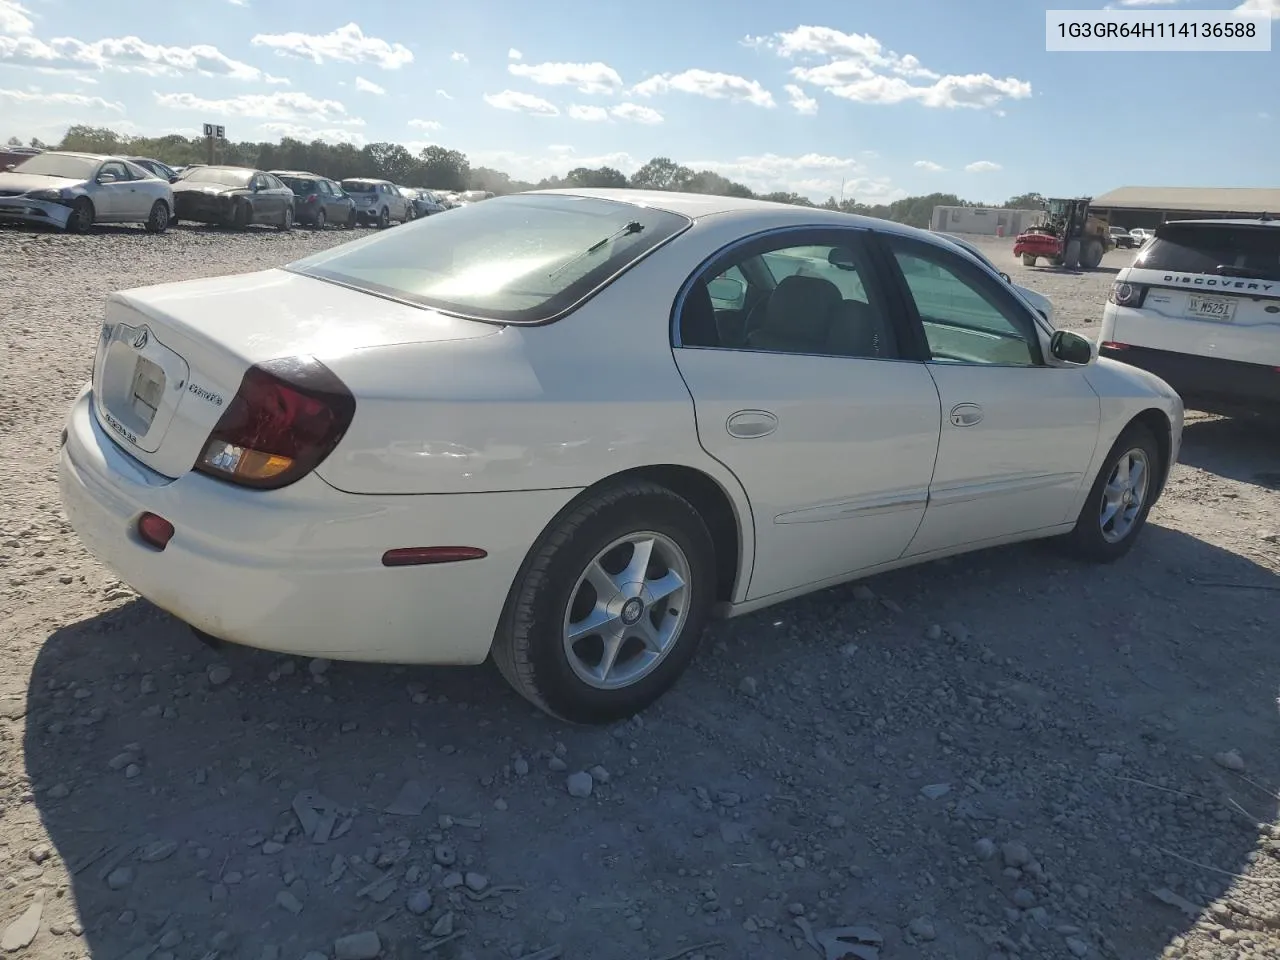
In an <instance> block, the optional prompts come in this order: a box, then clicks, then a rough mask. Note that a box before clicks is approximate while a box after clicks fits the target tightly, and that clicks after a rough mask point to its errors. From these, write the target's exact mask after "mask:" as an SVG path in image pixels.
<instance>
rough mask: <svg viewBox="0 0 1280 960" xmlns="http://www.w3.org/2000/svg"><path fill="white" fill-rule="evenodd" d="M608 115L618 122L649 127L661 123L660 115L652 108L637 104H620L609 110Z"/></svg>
mask: <svg viewBox="0 0 1280 960" xmlns="http://www.w3.org/2000/svg"><path fill="white" fill-rule="evenodd" d="M609 115H610V116H612V117H616V118H617V119H619V120H630V121H631V122H632V123H643V124H646V125H650V126H652V125H653V124H655V123H661V122H662V114H660V113H659V112H658V111H657V110H655V109H653V107H646V106H644V105H643V104H639V103H620V104H618V105H617V106H614V107H610V108H609Z"/></svg>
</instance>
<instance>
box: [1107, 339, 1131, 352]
mask: <svg viewBox="0 0 1280 960" xmlns="http://www.w3.org/2000/svg"><path fill="white" fill-rule="evenodd" d="M1102 345H1103V346H1104V347H1106V348H1107V349H1108V350H1128V349H1129V345H1128V344H1127V343H1116V341H1114V340H1108V341H1106V342H1105V343H1103V344H1102Z"/></svg>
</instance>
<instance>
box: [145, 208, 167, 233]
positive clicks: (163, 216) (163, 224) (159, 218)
mask: <svg viewBox="0 0 1280 960" xmlns="http://www.w3.org/2000/svg"><path fill="white" fill-rule="evenodd" d="M146 228H147V233H157V234H159V233H164V232H165V231H166V230H168V229H169V205H168V204H166V203H165V202H164V201H163V200H157V201H156V202H155V203H153V204H152V205H151V213H150V215H149V216H148V217H147V223H146Z"/></svg>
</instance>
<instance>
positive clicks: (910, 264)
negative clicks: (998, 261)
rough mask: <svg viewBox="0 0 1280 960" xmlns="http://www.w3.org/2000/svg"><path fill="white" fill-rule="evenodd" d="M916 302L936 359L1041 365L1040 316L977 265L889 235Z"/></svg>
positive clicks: (900, 267)
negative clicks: (1025, 311) (1023, 309)
mask: <svg viewBox="0 0 1280 960" xmlns="http://www.w3.org/2000/svg"><path fill="white" fill-rule="evenodd" d="M888 242H889V246H890V248H891V249H892V251H893V256H894V259H895V260H896V262H897V264H898V268H899V269H900V270H901V271H902V277H903V279H904V280H905V281H906V286H907V289H908V290H909V292H910V294H911V298H912V300H914V302H915V307H916V311H917V313H918V314H919V315H920V322H921V324H922V325H923V326H924V334H925V339H926V340H927V341H928V344H929V352H930V354H931V355H932V359H933V360H934V361H936V362H940V363H976V364H996V365H1003V366H1020V367H1029V366H1035V365H1037V363H1038V362H1039V341H1038V340H1036V338H1035V332H1034V329H1035V327H1034V321H1033V320H1032V319H1031V318H1030V316H1024V315H1023V313H1022V312H1021V311H1020V310H1019V307H1018V304H1017V303H1016V302H1014V301H1012V300H1011V299H1010V298H1009V297H1008V296H1007V295H1005V292H1004V291H1002V290H998V289H997V288H996V287H995V286H994V284H992V283H991V281H990V278H989V277H986V276H984V275H983V274H982V273H981V272H980V271H979V270H977V269H975V268H974V267H973V266H972V264H968V263H966V262H965V261H963V260H962V259H961V258H960V257H959V256H957V255H955V254H952V253H950V252H948V251H946V250H942V249H938V248H936V247H935V246H934V245H932V244H922V243H914V242H908V241H905V240H902V239H900V238H897V237H894V238H890V239H889V240H888Z"/></svg>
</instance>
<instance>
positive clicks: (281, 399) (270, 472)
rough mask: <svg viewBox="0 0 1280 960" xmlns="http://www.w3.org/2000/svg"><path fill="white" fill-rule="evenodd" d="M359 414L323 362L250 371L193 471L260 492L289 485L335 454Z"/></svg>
mask: <svg viewBox="0 0 1280 960" xmlns="http://www.w3.org/2000/svg"><path fill="white" fill-rule="evenodd" d="M355 412H356V400H355V397H353V396H352V395H351V391H349V390H348V389H347V388H346V386H345V385H344V384H343V383H342V381H341V380H339V379H338V378H337V376H335V375H334V373H333V371H332V370H330V369H329V368H328V367H326V366H325V365H324V364H322V363H320V362H319V361H318V360H315V359H312V358H295V359H290V360H273V361H271V362H269V363H263V364H259V365H257V366H253V367H250V368H249V370H248V371H247V372H246V373H245V375H244V379H243V380H242V381H241V382H240V389H239V390H238V391H237V392H236V395H235V397H234V398H233V399H232V400H231V403H230V404H228V405H227V409H226V412H225V413H223V415H222V418H221V419H220V420H219V421H218V424H217V426H215V427H214V428H213V432H212V433H211V434H209V440H208V442H207V443H206V444H205V448H204V453H203V454H202V455H201V456H200V459H199V461H198V462H197V463H196V467H195V468H196V469H197V470H199V471H200V472H201V473H207V474H209V475H210V476H214V477H219V478H221V479H223V480H229V481H231V482H232V483H238V484H241V485H242V486H246V487H255V488H257V489H260V490H274V489H277V488H279V487H284V486H287V485H289V484H291V483H293V482H294V481H296V480H299V479H301V478H302V477H304V476H306V475H307V474H308V473H310V472H311V471H312V470H314V469H315V468H316V467H317V466H319V464H320V463H321V462H322V461H323V460H324V458H325V457H327V456H328V455H329V454H330V453H332V452H333V448H334V447H336V446H337V445H338V441H339V440H341V439H342V436H343V434H345V433H346V432H347V428H348V427H349V426H351V419H352V417H354V416H355Z"/></svg>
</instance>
